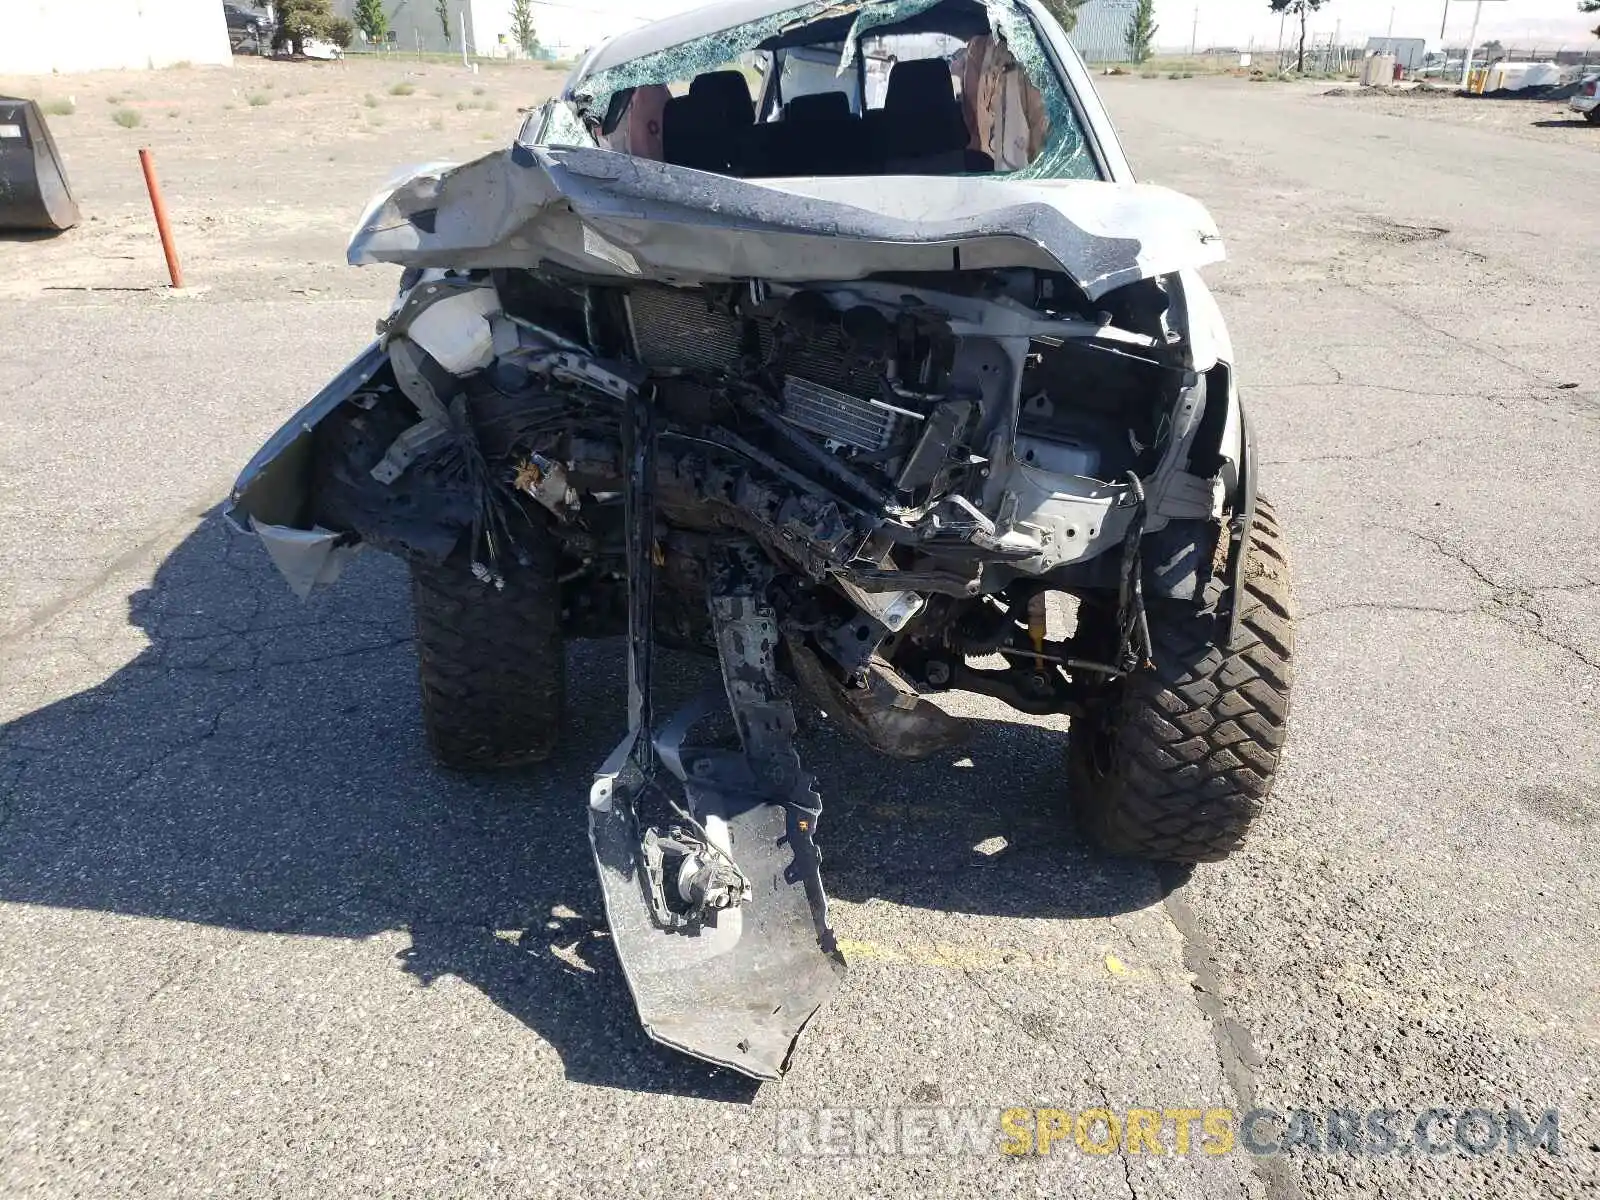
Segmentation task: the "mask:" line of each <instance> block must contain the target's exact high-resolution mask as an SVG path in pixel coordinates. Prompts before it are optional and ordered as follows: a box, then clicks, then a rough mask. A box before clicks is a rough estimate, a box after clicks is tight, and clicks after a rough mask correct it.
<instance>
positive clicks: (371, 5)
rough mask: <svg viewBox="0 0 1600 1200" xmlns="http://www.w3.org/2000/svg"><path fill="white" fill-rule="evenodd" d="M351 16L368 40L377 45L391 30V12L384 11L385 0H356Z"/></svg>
mask: <svg viewBox="0 0 1600 1200" xmlns="http://www.w3.org/2000/svg"><path fill="white" fill-rule="evenodd" d="M350 17H351V19H352V20H354V21H355V23H356V28H357V29H359V30H361V33H362V35H363V36H364V37H365V38H366V39H367V41H369V42H371V43H373V44H374V45H376V44H377V43H378V42H381V41H383V39H384V35H385V34H386V33H388V32H389V14H388V13H386V12H384V11H383V0H356V5H355V8H354V9H352V10H351V12H350Z"/></svg>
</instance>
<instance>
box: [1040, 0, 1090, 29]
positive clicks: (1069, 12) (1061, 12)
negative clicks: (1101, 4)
mask: <svg viewBox="0 0 1600 1200" xmlns="http://www.w3.org/2000/svg"><path fill="white" fill-rule="evenodd" d="M1042 3H1043V4H1044V7H1045V11H1046V12H1048V13H1049V14H1050V15H1051V16H1052V17H1054V18H1055V19H1056V20H1057V21H1058V22H1059V23H1060V25H1061V31H1062V32H1063V33H1071V32H1072V27H1073V26H1074V25H1076V24H1077V23H1078V10H1079V9H1080V8H1082V7H1083V6H1084V5H1085V4H1086V3H1088V0H1042Z"/></svg>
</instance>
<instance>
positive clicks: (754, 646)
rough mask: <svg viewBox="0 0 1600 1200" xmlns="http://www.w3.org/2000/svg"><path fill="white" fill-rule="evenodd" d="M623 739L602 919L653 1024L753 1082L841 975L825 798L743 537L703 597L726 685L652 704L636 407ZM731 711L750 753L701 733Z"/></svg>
mask: <svg viewBox="0 0 1600 1200" xmlns="http://www.w3.org/2000/svg"><path fill="white" fill-rule="evenodd" d="M625 435H626V436H625V455H626V460H627V463H628V466H629V468H630V470H629V472H628V478H629V481H630V483H629V487H628V490H627V492H626V494H625V502H626V505H627V509H628V511H627V522H626V524H627V529H628V531H629V532H628V538H629V545H628V567H629V577H628V618H629V632H628V671H629V722H628V734H627V736H626V737H624V739H623V740H622V742H621V744H619V745H618V746H617V748H616V749H615V750H614V751H613V752H612V754H611V756H610V758H608V759H607V761H606V762H605V764H604V765H603V766H602V767H601V768H600V771H599V772H598V774H597V775H596V776H595V781H594V785H593V787H592V788H591V790H590V794H589V837H590V842H591V844H592V846H593V849H594V857H595V865H596V867H597V868H598V870H599V874H600V884H601V889H602V892H603V894H604V897H605V906H606V917H607V919H608V921H609V923H610V926H611V933H612V937H613V938H614V939H615V944H616V947H617V955H618V957H619V958H620V959H621V961H622V968H623V972H624V973H625V975H626V976H627V980H628V987H629V989H630V990H631V991H632V993H633V998H634V1003H635V1005H636V1006H637V1008H638V1011H639V1019H640V1021H641V1022H642V1023H643V1024H644V1027H645V1031H646V1032H647V1033H648V1034H649V1035H650V1037H652V1038H653V1039H655V1040H656V1041H658V1042H661V1043H662V1044H663V1045H667V1046H671V1047H673V1048H674V1049H676V1050H681V1051H683V1052H685V1053H687V1054H692V1055H694V1056H695V1057H697V1058H702V1059H705V1060H706V1061H708V1062H713V1063H716V1064H718V1065H720V1066H725V1067H728V1068H731V1069H732V1070H735V1071H739V1072H741V1073H743V1074H745V1075H749V1076H752V1077H754V1078H756V1079H777V1078H778V1077H780V1076H781V1075H782V1074H783V1071H784V1069H785V1068H786V1067H787V1065H788V1061H789V1055H790V1053H791V1051H792V1050H793V1048H794V1043H795V1039H796V1038H797V1037H798V1036H799V1034H800V1031H801V1030H802V1029H803V1028H804V1027H805V1024H806V1022H807V1021H809V1020H810V1019H811V1016H812V1014H813V1013H815V1012H816V1011H817V1009H818V1008H819V1007H821V1005H822V1004H823V1002H824V1001H826V1000H827V998H828V997H829V996H830V995H832V994H833V991H834V989H835V988H836V987H837V986H838V983H839V981H840V979H841V978H842V976H843V974H844V961H843V959H842V958H841V956H840V955H839V953H838V950H837V948H836V946H835V944H834V938H833V934H832V932H831V930H830V929H829V928H828V914H827V898H826V896H825V895H824V893H823V890H822V879H821V875H820V874H819V870H818V867H819V862H820V855H819V853H818V851H817V847H816V844H815V842H814V840H813V838H814V835H815V833H816V827H817V820H818V818H819V816H820V815H821V811H822V802H821V800H820V799H819V797H818V795H817V791H816V786H815V783H814V781H813V780H812V777H811V776H810V775H808V774H807V773H806V772H805V771H803V770H802V769H801V766H800V759H799V756H798V754H796V752H795V749H794V741H793V736H794V727H795V726H794V713H793V711H792V709H791V708H790V706H789V705H788V703H787V702H786V701H784V700H782V699H781V698H780V696H779V693H778V688H777V669H776V664H775V659H774V655H775V653H776V650H777V647H778V644H779V633H778V626H777V620H776V616H775V613H774V611H773V608H772V606H771V604H770V602H769V601H768V599H767V595H766V593H767V589H768V585H769V583H770V582H771V579H772V568H771V567H770V566H768V565H767V562H766V559H765V556H764V555H763V554H762V553H761V552H760V550H759V549H758V548H757V547H756V546H755V545H754V544H753V543H750V542H746V541H743V540H739V539H730V540H729V541H727V542H724V543H722V544H721V545H720V546H719V547H718V548H717V551H716V554H715V557H714V561H713V564H712V570H711V572H710V583H709V593H710V594H709V597H708V603H709V604H710V608H711V617H712V622H713V628H714V631H715V636H716V643H717V653H718V658H719V660H720V663H721V668H722V681H723V687H722V688H721V689H712V690H711V691H709V692H707V693H705V694H703V695H701V696H700V697H699V698H697V699H696V700H694V701H693V702H691V703H690V704H688V705H687V706H685V707H684V708H683V709H682V710H681V711H679V712H678V713H677V714H676V715H674V716H673V717H672V718H671V719H670V720H668V721H666V722H664V723H663V724H661V725H660V727H659V728H657V727H656V726H655V723H654V720H653V716H652V707H651V703H650V691H651V636H652V622H651V615H652V614H651V607H652V606H651V597H652V572H653V559H652V542H653V533H652V531H653V529H654V515H653V505H652V502H651V494H650V489H649V487H648V486H646V484H645V481H647V480H650V479H653V478H654V474H655V472H654V458H655V433H654V427H653V419H652V410H651V407H650V400H649V399H648V398H646V397H642V396H636V397H634V398H632V399H631V400H630V401H629V412H628V421H627V425H626V427H625ZM730 713H731V716H732V720H733V725H734V727H735V729H736V731H737V733H738V740H739V744H740V747H741V749H740V750H738V751H733V750H729V749H723V748H718V747H713V746H702V745H695V744H693V743H692V742H691V740H690V735H691V734H692V733H693V731H694V730H695V728H696V727H697V726H699V725H700V724H701V723H702V722H704V721H706V720H708V719H714V718H717V717H719V716H724V715H725V714H730Z"/></svg>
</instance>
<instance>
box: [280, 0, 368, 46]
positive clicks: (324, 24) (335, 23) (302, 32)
mask: <svg viewBox="0 0 1600 1200" xmlns="http://www.w3.org/2000/svg"><path fill="white" fill-rule="evenodd" d="M355 33H356V27H355V26H354V25H352V24H351V23H350V22H349V21H347V20H345V19H344V18H343V17H336V16H334V15H333V0H278V28H277V30H276V31H274V33H273V35H272V48H273V49H274V50H282V49H283V48H284V47H285V46H287V47H289V52H290V53H291V54H304V53H305V52H306V42H308V41H309V40H311V39H312V38H316V39H317V40H319V41H324V42H332V43H333V44H334V45H335V46H338V47H339V48H340V49H343V48H344V47H346V46H348V45H349V44H350V40H351V39H352V38H353V37H355Z"/></svg>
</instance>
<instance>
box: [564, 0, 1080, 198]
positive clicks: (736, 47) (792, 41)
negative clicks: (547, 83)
mask: <svg viewBox="0 0 1600 1200" xmlns="http://www.w3.org/2000/svg"><path fill="white" fill-rule="evenodd" d="M539 140H540V142H542V143H543V144H546V145H578V146H596V147H599V148H601V149H607V150H614V151H619V152H622V153H626V154H632V155H635V156H638V157H641V158H650V159H654V160H657V161H660V162H667V163H672V164H674V165H677V166H684V167H692V168H695V169H697V170H702V171H711V172H715V173H717V174H723V175H733V176H739V177H743V178H771V177H781V176H819V175H821V176H827V175H1005V176H1007V177H1008V178H1017V179H1097V178H1099V177H1100V175H1099V170H1098V167H1097V165H1096V163H1095V160H1094V157H1093V156H1092V155H1091V154H1090V152H1089V148H1088V146H1087V143H1086V140H1085V138H1084V134H1083V129H1082V126H1081V124H1080V123H1079V120H1078V117H1077V113H1076V112H1075V110H1074V109H1073V106H1072V104H1071V101H1070V99H1069V98H1068V96H1067V94H1066V91H1065V88H1064V85H1063V83H1062V80H1061V77H1060V75H1059V73H1058V72H1057V71H1056V69H1055V67H1054V65H1053V62H1052V60H1051V58H1050V56H1049V54H1048V52H1047V51H1046V49H1045V47H1044V45H1043V43H1042V41H1041V37H1040V33H1039V31H1038V29H1037V28H1036V27H1035V25H1034V23H1033V21H1032V19H1030V17H1029V15H1028V14H1027V13H1026V12H1025V11H1023V10H1022V9H1020V8H1018V7H1016V5H1015V4H1014V3H1013V2H1012V0H882V2H880V3H865V4H862V3H848V2H846V3H837V2H829V0H811V2H810V3H806V4H800V5H796V6H795V7H792V8H787V9H782V10H780V11H778V12H774V13H768V14H766V15H764V16H762V17H760V18H759V19H756V20H752V21H749V22H746V23H745V24H742V25H737V26H734V27H732V28H728V29H721V30H716V31H713V32H710V33H706V34H702V35H701V36H698V37H694V38H691V39H689V40H687V41H684V42H681V43H679V44H677V45H673V46H668V47H666V48H664V49H659V50H655V51H652V52H650V53H646V54H641V55H639V56H638V57H635V58H631V59H627V60H625V61H622V62H616V63H614V64H613V65H610V66H607V67H605V68H604V69H602V70H599V71H596V72H594V73H592V74H590V75H589V76H587V77H586V78H584V79H582V80H579V81H578V82H577V83H576V84H575V85H574V86H573V88H572V99H571V100H570V101H568V102H562V103H557V104H555V105H554V106H553V107H552V112H551V114H550V119H549V120H548V121H547V122H546V124H545V127H544V130H543V133H542V136H541V137H540V139H539Z"/></svg>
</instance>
